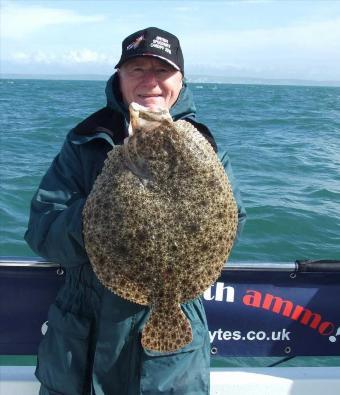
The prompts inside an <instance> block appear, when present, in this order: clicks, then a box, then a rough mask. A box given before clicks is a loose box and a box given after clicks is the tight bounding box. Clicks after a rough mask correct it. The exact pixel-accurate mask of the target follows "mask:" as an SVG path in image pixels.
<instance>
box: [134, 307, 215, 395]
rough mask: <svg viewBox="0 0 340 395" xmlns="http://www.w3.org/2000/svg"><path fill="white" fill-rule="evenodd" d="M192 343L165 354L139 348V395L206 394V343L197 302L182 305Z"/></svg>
mask: <svg viewBox="0 0 340 395" xmlns="http://www.w3.org/2000/svg"><path fill="white" fill-rule="evenodd" d="M182 308H183V311H184V313H185V314H186V316H187V317H188V318H189V320H190V323H191V328H192V334H193V340H192V342H191V343H189V344H187V345H186V346H185V347H182V348H180V349H179V350H177V351H174V352H169V353H160V352H155V351H150V350H146V349H143V352H142V359H141V377H140V379H141V394H143V395H154V394H155V393H157V394H164V395H165V394H167V395H170V394H176V395H203V394H204V395H207V394H208V393H209V374H210V340H209V334H208V328H207V325H206V319H205V313H204V310H203V306H202V303H201V301H200V300H196V301H194V302H190V303H188V304H184V305H182Z"/></svg>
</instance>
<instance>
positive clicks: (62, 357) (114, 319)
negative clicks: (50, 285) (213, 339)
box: [25, 27, 245, 395]
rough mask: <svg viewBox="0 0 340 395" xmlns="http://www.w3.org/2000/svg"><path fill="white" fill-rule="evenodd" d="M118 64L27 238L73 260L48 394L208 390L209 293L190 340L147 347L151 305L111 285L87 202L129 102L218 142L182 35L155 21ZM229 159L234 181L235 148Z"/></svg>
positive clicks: (56, 168) (40, 370)
mask: <svg viewBox="0 0 340 395" xmlns="http://www.w3.org/2000/svg"><path fill="white" fill-rule="evenodd" d="M116 68H117V72H116V73H115V74H114V75H113V76H112V77H111V78H110V80H109V81H108V83H107V88H106V95H107V106H106V107H105V108H103V109H101V110H99V111H97V112H96V113H94V114H92V115H91V116H90V117H88V118H87V119H85V120H84V121H83V122H81V123H80V124H79V125H77V126H76V127H75V128H74V129H72V130H71V131H70V133H69V134H68V135H67V137H66V140H65V143H64V145H63V147H62V149H61V151H60V153H59V154H58V155H57V157H56V158H55V159H54V161H53V163H52V165H51V167H50V168H49V170H48V171H47V173H46V174H45V176H44V177H43V179H42V181H41V184H40V186H39V188H38V190H37V192H36V194H35V195H34V197H33V199H32V205H31V215H30V221H29V224H28V230H27V232H26V235H25V239H26V241H27V242H28V244H29V245H30V246H31V248H32V249H33V250H34V251H35V252H36V253H37V254H39V255H41V256H43V257H45V258H46V259H48V260H50V261H53V262H58V263H60V264H61V265H62V266H63V267H64V268H65V269H66V281H65V286H64V287H63V288H62V289H61V290H60V292H59V294H58V295H57V298H56V301H55V303H54V304H53V305H52V306H51V308H50V311H49V315H48V331H47V333H46V335H45V337H44V339H43V341H42V343H41V345H40V347H39V352H38V364H37V369H36V376H37V378H38V379H39V381H40V382H41V389H40V394H42V395H45V394H67V395H78V394H96V395H102V394H105V395H116V394H117V395H124V394H131V395H135V394H150V395H151V394H152V395H156V394H176V395H180V394H183V395H184V394H186V395H189V394H192V395H194V394H195V395H200V394H208V393H209V363H210V362H209V355H210V347H209V344H210V343H209V336H208V331H207V323H206V317H205V313H204V309H203V305H202V301H201V299H200V298H198V299H196V300H194V301H192V302H189V303H185V304H183V305H182V309H183V311H184V313H185V314H186V316H187V317H188V319H189V320H190V322H191V325H192V329H193V341H192V342H191V343H190V344H189V345H187V346H186V347H184V348H182V349H180V350H178V351H176V352H173V353H167V354H164V353H157V352H150V351H148V350H144V349H143V348H142V346H141V342H140V337H141V330H142V328H143V325H144V323H145V321H146V319H147V317H148V312H149V309H148V308H146V307H145V306H140V305H137V304H134V303H130V302H128V301H126V300H123V299H122V298H120V297H118V296H116V295H115V294H113V293H112V292H110V291H109V290H107V289H105V288H104V287H103V286H102V285H101V284H100V282H99V281H98V279H97V278H96V276H95V275H94V273H93V271H92V268H91V265H90V263H89V260H88V257H87V255H86V251H85V248H84V241H83V236H82V210H83V206H84V203H85V201H86V197H87V196H88V194H89V193H90V191H91V188H92V185H93V183H94V181H95V179H96V177H97V175H98V174H99V173H100V171H101V169H102V166H103V162H104V160H105V158H106V156H107V153H108V152H109V150H111V149H112V147H113V146H114V145H115V144H123V141H124V138H125V137H127V135H128V133H127V127H128V123H129V114H128V105H129V103H131V102H132V101H135V102H137V103H139V104H141V105H143V106H146V107H149V108H157V107H166V108H168V109H169V110H170V113H171V115H172V117H173V119H174V120H177V119H186V120H188V121H189V122H192V123H193V124H194V125H195V126H196V127H197V128H198V129H199V130H200V132H201V133H202V134H203V135H204V136H205V137H206V138H207V139H208V141H210V143H211V144H212V146H213V147H214V148H215V149H216V144H215V141H214V139H213V136H212V135H211V133H210V131H209V130H208V128H207V127H206V126H204V125H203V124H201V123H198V122H197V121H196V119H195V106H194V103H193V100H192V96H191V93H190V91H189V89H188V87H187V86H186V84H185V82H184V81H183V75H184V61H183V56H182V51H181V47H180V44H179V41H178V39H177V38H176V37H175V36H174V35H172V34H170V33H168V32H166V31H163V30H160V29H158V28H154V27H150V28H147V29H144V30H141V31H138V32H136V33H134V34H132V35H130V36H129V37H127V38H126V39H125V40H124V41H123V44H122V55H121V58H120V61H119V62H118V64H117V65H116ZM222 161H223V163H224V165H225V167H226V170H227V172H228V173H229V177H230V179H231V181H233V178H232V175H231V168H230V164H229V162H228V158H227V156H226V155H224V156H223V158H222ZM234 193H235V196H236V199H237V200H238V202H239V219H240V221H239V223H240V225H239V231H240V230H241V228H242V226H243V222H244V219H245V212H244V209H243V207H242V205H241V203H240V202H241V201H240V199H239V192H238V190H237V188H236V187H235V185H234ZM109 237H114V235H109Z"/></svg>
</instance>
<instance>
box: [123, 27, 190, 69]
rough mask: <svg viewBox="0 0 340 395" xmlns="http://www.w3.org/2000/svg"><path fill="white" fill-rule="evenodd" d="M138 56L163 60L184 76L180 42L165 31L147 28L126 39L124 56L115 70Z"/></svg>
mask: <svg viewBox="0 0 340 395" xmlns="http://www.w3.org/2000/svg"><path fill="white" fill-rule="evenodd" d="M137 56H154V57H156V58H159V59H162V60H164V61H165V62H167V63H169V64H171V66H173V67H174V68H175V69H177V70H179V71H181V73H182V74H183V75H184V59H183V54H182V50H181V45H180V43H179V40H178V38H177V37H176V36H174V35H173V34H171V33H169V32H166V31H165V30H162V29H158V28H157V27H147V28H146V29H143V30H139V31H138V32H136V33H133V34H131V35H130V36H128V37H126V38H125V39H124V41H123V42H122V56H121V57H120V60H119V62H118V63H117V64H116V66H115V68H116V69H117V68H119V67H120V66H121V65H122V64H123V63H124V62H126V61H127V60H129V59H131V58H135V57H137Z"/></svg>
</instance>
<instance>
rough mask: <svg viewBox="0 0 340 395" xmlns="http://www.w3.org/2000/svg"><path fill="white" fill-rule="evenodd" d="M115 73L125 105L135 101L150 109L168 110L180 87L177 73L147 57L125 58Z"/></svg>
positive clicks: (162, 63)
mask: <svg viewBox="0 0 340 395" xmlns="http://www.w3.org/2000/svg"><path fill="white" fill-rule="evenodd" d="M118 73H119V79H120V89H121V92H122V95H123V100H124V102H125V103H126V104H128V105H129V104H130V103H131V102H136V103H138V104H140V105H142V106H144V107H148V108H151V109H156V108H167V109H168V110H169V109H170V108H171V107H172V106H173V104H174V103H175V102H176V100H177V98H178V95H179V92H180V90H181V88H182V74H181V72H180V71H178V70H176V69H175V68H174V67H172V66H171V65H170V64H168V63H166V62H164V61H162V60H160V59H157V58H153V57H150V56H140V57H136V58H133V59H130V60H128V61H126V62H125V63H123V65H122V66H121V68H120V70H119V71H118Z"/></svg>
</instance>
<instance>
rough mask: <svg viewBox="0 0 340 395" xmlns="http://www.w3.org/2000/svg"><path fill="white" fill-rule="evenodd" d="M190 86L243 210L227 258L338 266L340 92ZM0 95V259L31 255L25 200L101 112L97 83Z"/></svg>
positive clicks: (17, 88) (23, 83) (28, 83)
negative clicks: (81, 126) (77, 132)
mask: <svg viewBox="0 0 340 395" xmlns="http://www.w3.org/2000/svg"><path fill="white" fill-rule="evenodd" d="M189 85H190V88H191V89H192V91H193V94H194V98H195V102H196V106H197V115H198V120H200V121H201V122H204V123H206V124H207V125H208V126H209V128H210V129H211V131H212V132H213V134H214V136H215V138H216V141H217V143H218V146H219V149H220V150H223V151H224V150H226V151H227V152H228V154H229V157H230V159H231V163H232V168H233V172H234V175H235V178H236V180H237V182H238V185H239V188H240V190H241V193H242V198H243V202H244V205H245V207H246V210H247V222H246V225H245V228H244V231H243V234H242V236H241V239H240V240H239V242H238V243H237V245H236V246H235V247H234V249H233V252H232V255H231V260H233V261H236V262H237V261H252V262H293V261H295V260H296V259H340V88H338V87H307V86H274V85H266V86H265V85H232V84H189ZM0 88H1V96H0V100H1V112H0V118H1V119H0V120H1V141H0V143H1V147H0V161H1V170H0V176H1V196H0V199H1V200H0V236H1V237H0V256H8V255H10V256H34V255H35V254H34V253H33V252H32V251H31V250H30V249H29V247H28V246H27V245H26V244H25V241H24V239H23V236H24V233H25V230H26V226H27V222H28V215H29V206H30V199H31V198H32V195H33V194H34V192H35V190H36V188H37V187H38V185H39V182H40V180H41V177H42V176H43V174H44V173H45V171H46V170H47V169H48V167H49V165H50V163H51V161H52V160H53V158H54V157H55V155H57V153H58V151H59V150H60V148H61V145H62V143H63V140H64V138H65V136H66V134H67V133H68V131H69V130H70V129H71V128H72V127H74V126H75V125H76V124H77V123H78V122H80V121H81V120H82V119H84V118H85V117H87V116H88V115H90V114H91V113H93V112H94V111H97V110H98V109H100V108H101V107H103V106H105V105H106V98H105V94H104V89H105V82H103V81H61V80H59V81H56V80H51V81H49V80H8V79H7V80H6V79H3V80H1V81H0ZM233 361H234V362H233V363H235V359H233ZM304 361H305V360H303V361H302V362H301V360H300V361H299V364H300V365H301V364H304ZM328 361H331V359H329V360H328ZM251 363H253V362H251ZM256 363H257V362H256ZM308 363H309V362H308ZM323 363H325V362H323ZM326 363H327V359H326ZM331 363H333V362H331ZM337 364H339V360H338V362H337Z"/></svg>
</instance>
